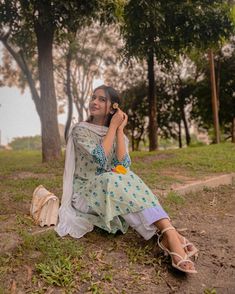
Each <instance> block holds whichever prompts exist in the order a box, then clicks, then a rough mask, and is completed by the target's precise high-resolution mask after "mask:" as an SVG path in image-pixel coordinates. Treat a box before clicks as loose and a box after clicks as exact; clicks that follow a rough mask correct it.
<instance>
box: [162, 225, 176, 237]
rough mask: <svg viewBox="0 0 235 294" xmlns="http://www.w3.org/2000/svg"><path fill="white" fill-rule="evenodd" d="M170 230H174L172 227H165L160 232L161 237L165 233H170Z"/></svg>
mask: <svg viewBox="0 0 235 294" xmlns="http://www.w3.org/2000/svg"><path fill="white" fill-rule="evenodd" d="M170 230H175V228H174V227H173V226H170V227H167V228H165V229H164V230H162V231H161V235H163V234H164V233H165V232H167V231H170Z"/></svg>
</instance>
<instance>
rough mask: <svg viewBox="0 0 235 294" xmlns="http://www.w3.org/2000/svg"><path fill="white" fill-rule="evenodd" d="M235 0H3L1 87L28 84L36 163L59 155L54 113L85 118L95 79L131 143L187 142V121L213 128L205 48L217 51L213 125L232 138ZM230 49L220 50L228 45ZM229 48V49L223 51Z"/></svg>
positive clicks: (136, 145) (152, 145)
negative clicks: (118, 102)
mask: <svg viewBox="0 0 235 294" xmlns="http://www.w3.org/2000/svg"><path fill="white" fill-rule="evenodd" d="M233 7H234V6H233V1H221V0H220V1H219V0H216V1H180V2H179V1H150V0H145V1H134V0H130V1H125V0H102V1H96V0H92V1H82V0H81V1H69V2H64V1H60V0H55V1H45V0H41V1H39V0H33V1H23V0H22V1H20V0H13V1H7V0H2V1H1V5H0V39H1V41H2V43H3V45H4V48H5V49H6V50H5V52H4V55H3V63H2V66H1V85H17V86H18V87H20V88H21V89H24V88H25V87H26V86H27V87H29V88H30V91H31V94H32V99H33V101H34V103H35V106H36V109H37V112H38V115H39V117H40V121H41V135H42V136H41V138H42V159H43V161H49V160H54V159H55V158H58V157H60V156H61V142H60V138H59V132H58V122H57V114H58V113H60V112H62V111H64V107H66V106H68V107H69V109H70V112H69V114H70V117H69V119H71V110H72V106H73V105H74V106H75V109H76V111H77V112H78V117H79V119H80V120H82V119H84V118H85V116H86V115H87V105H88V99H89V95H90V92H91V90H92V85H93V81H94V79H95V78H97V77H103V78H104V80H105V81H106V82H107V83H110V84H112V85H113V86H114V87H116V88H117V89H118V90H119V91H120V93H121V94H122V96H123V98H124V99H123V101H124V105H123V107H124V109H125V110H126V111H127V112H128V115H129V124H128V132H129V135H130V137H131V141H132V149H138V148H139V146H140V142H141V141H143V142H148V145H149V149H150V150H156V149H157V148H158V135H160V136H161V137H164V138H175V139H176V140H177V141H178V142H179V146H180V147H181V146H182V144H183V143H182V128H184V130H185V131H184V133H185V136H186V143H187V145H189V144H190V141H191V137H190V131H189V128H190V124H191V122H192V120H193V121H195V122H197V123H198V124H199V126H201V127H204V128H206V129H210V128H211V127H212V126H213V118H212V111H211V109H212V108H211V99H210V96H211V94H210V75H211V72H210V70H209V65H208V54H207V53H208V50H209V49H210V50H213V52H214V54H215V72H216V85H217V86H216V87H217V94H219V95H217V98H216V99H218V101H217V103H218V105H219V115H220V117H219V118H220V123H221V125H222V129H223V131H224V133H226V135H227V137H231V138H232V140H233V142H234V141H235V135H234V133H235V131H234V129H235V123H234V122H235V119H234V117H235V113H234V111H235V105H234V90H233V89H234V86H233V83H234V70H233V65H234V54H235V53H234V40H233V38H232V36H233V33H234V8H233ZM226 50H227V51H226ZM228 51H229V54H228Z"/></svg>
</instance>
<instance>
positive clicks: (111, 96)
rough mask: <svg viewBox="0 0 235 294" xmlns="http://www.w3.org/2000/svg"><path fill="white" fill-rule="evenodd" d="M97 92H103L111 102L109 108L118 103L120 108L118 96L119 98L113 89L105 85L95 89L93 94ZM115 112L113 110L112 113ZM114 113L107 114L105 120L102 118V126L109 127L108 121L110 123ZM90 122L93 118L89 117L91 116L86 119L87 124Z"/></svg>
mask: <svg viewBox="0 0 235 294" xmlns="http://www.w3.org/2000/svg"><path fill="white" fill-rule="evenodd" d="M97 90H104V92H105V96H106V97H108V99H109V100H110V102H111V106H112V105H113V104H114V103H118V105H119V106H120V104H121V99H120V96H119V94H118V92H117V91H116V90H115V89H114V88H113V87H110V86H106V85H101V86H99V87H97V88H95V89H94V91H93V92H95V91H97ZM106 107H107V102H106ZM115 112H116V110H114V113H115ZM114 113H112V114H111V113H109V114H108V117H107V119H105V118H104V125H105V126H106V127H109V125H110V121H111V119H112V116H113V115H114ZM92 120H93V117H92V115H91V116H89V117H88V119H87V122H92Z"/></svg>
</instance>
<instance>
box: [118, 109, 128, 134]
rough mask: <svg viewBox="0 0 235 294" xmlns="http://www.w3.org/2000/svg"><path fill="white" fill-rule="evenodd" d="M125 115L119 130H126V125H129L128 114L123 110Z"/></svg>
mask: <svg viewBox="0 0 235 294" xmlns="http://www.w3.org/2000/svg"><path fill="white" fill-rule="evenodd" d="M123 117H124V120H123V121H122V123H121V124H120V126H119V127H118V130H122V131H123V130H124V128H125V126H126V125H127V121H128V115H127V114H126V113H124V112H123Z"/></svg>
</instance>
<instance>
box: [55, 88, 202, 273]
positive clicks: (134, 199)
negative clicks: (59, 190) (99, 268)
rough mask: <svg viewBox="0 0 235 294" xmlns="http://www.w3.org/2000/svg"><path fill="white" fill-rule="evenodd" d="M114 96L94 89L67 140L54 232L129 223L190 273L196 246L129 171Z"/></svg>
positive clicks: (113, 228) (112, 229) (123, 120)
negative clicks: (84, 113)
mask: <svg viewBox="0 0 235 294" xmlns="http://www.w3.org/2000/svg"><path fill="white" fill-rule="evenodd" d="M119 105H120V99H119V96H118V94H117V92H116V91H115V90H114V89H113V88H112V87H108V86H105V85H103V86H100V87H98V88H96V89H95V90H94V93H93V95H92V97H91V100H90V103H89V111H90V117H89V119H88V120H87V121H86V122H80V123H78V124H76V125H74V126H73V128H72V129H71V131H70V133H69V135H68V141H67V148H66V160H65V170H64V179H63V196H62V204H61V207H60V211H59V223H58V225H57V227H56V231H57V233H58V234H59V235H60V236H65V235H67V234H69V235H70V236H72V237H74V238H81V237H82V236H84V235H85V234H86V233H87V232H90V231H92V230H93V228H94V226H97V227H100V228H102V229H104V230H106V231H108V232H109V233H113V234H114V233H116V232H117V231H118V230H120V231H121V232H122V233H126V231H127V229H128V226H129V225H130V226H131V227H132V228H133V229H135V230H136V231H137V232H138V233H139V234H140V235H141V236H143V238H144V239H145V240H149V239H150V238H151V237H152V236H153V235H155V234H156V233H157V232H158V231H159V232H160V233H159V237H158V245H159V246H160V248H161V249H163V250H164V251H165V253H167V254H170V256H171V259H172V266H173V267H175V268H177V269H178V270H180V271H183V272H186V273H196V270H195V267H194V263H193V262H192V261H191V260H190V259H189V257H191V256H193V255H194V254H196V253H197V251H198V250H197V248H196V247H195V246H194V245H193V244H192V243H189V242H188V240H187V239H185V238H184V237H183V236H181V235H180V234H179V233H178V232H177V231H176V229H175V228H174V227H173V226H172V225H171V223H170V219H169V216H168V215H167V213H166V212H165V211H164V210H163V208H162V207H161V205H160V203H159V201H158V199H157V197H156V195H154V194H153V193H152V191H151V190H150V189H149V188H148V187H147V186H146V184H145V183H144V182H143V181H142V180H141V179H140V178H139V177H138V176H137V175H136V174H134V173H133V172H132V171H131V170H130V165H131V160H130V157H129V153H128V139H127V138H126V136H125V135H124V128H125V126H126V124H127V115H126V114H125V113H124V112H123V111H122V110H121V109H120V108H119Z"/></svg>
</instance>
